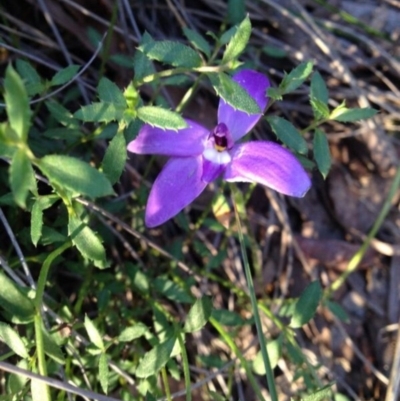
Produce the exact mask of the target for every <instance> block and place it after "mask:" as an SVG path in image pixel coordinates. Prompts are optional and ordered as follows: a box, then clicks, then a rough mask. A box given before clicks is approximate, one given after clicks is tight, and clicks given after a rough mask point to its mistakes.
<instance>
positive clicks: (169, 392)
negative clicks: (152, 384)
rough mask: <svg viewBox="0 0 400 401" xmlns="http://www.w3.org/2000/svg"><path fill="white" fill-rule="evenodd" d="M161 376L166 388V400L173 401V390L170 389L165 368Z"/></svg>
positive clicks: (162, 369)
mask: <svg viewBox="0 0 400 401" xmlns="http://www.w3.org/2000/svg"><path fill="white" fill-rule="evenodd" d="M161 376H162V381H163V383H164V388H165V398H166V399H167V401H172V398H171V390H170V388H169V383H168V376H167V369H166V368H165V366H164V367H163V368H161Z"/></svg>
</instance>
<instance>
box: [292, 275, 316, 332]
mask: <svg viewBox="0 0 400 401" xmlns="http://www.w3.org/2000/svg"><path fill="white" fill-rule="evenodd" d="M321 297H322V289H321V285H320V283H319V281H313V282H312V283H310V284H309V285H308V286H307V287H306V288H305V290H304V291H303V292H302V294H301V295H300V298H299V299H298V300H297V302H296V305H295V307H294V312H293V316H292V319H291V320H290V327H292V328H295V329H296V328H299V327H301V326H303V325H304V324H306V323H308V322H309V321H310V320H311V319H312V318H313V317H314V315H315V312H316V311H317V308H318V305H319V301H320V300H321Z"/></svg>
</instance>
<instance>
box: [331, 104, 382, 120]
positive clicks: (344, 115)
mask: <svg viewBox="0 0 400 401" xmlns="http://www.w3.org/2000/svg"><path fill="white" fill-rule="evenodd" d="M377 113H378V110H375V109H372V108H370V107H364V108H360V109H356V108H354V109H348V108H346V107H341V106H339V107H337V108H336V109H334V110H332V113H331V115H330V116H329V119H330V120H336V121H340V122H342V123H348V122H353V121H359V120H367V119H368V118H371V117H373V116H374V115H375V114H377Z"/></svg>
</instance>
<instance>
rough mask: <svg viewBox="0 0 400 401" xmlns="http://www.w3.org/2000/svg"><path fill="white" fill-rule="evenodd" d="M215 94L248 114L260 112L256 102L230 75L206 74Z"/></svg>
mask: <svg viewBox="0 0 400 401" xmlns="http://www.w3.org/2000/svg"><path fill="white" fill-rule="evenodd" d="M208 77H209V79H210V81H211V83H212V85H213V87H214V89H215V91H216V92H217V94H218V95H219V96H220V97H221V98H222V99H224V100H225V102H226V103H228V104H230V105H231V106H232V107H234V108H235V109H238V110H242V111H245V112H246V113H249V114H259V113H261V112H262V110H260V107H259V106H258V104H257V102H256V101H255V100H254V99H253V98H252V97H251V96H250V95H249V94H248V93H247V91H246V90H245V89H244V88H242V87H241V86H240V85H239V84H238V83H237V82H235V81H234V80H233V79H232V78H231V77H229V76H228V75H226V74H224V73H220V74H209V75H208Z"/></svg>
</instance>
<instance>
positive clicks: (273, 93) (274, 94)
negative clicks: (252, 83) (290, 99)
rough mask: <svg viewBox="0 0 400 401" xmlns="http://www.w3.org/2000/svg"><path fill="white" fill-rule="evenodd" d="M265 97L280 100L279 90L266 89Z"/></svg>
mask: <svg viewBox="0 0 400 401" xmlns="http://www.w3.org/2000/svg"><path fill="white" fill-rule="evenodd" d="M267 96H268V97H270V98H271V99H272V100H282V99H283V97H282V93H281V91H280V89H279V88H271V87H270V88H268V89H267Z"/></svg>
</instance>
